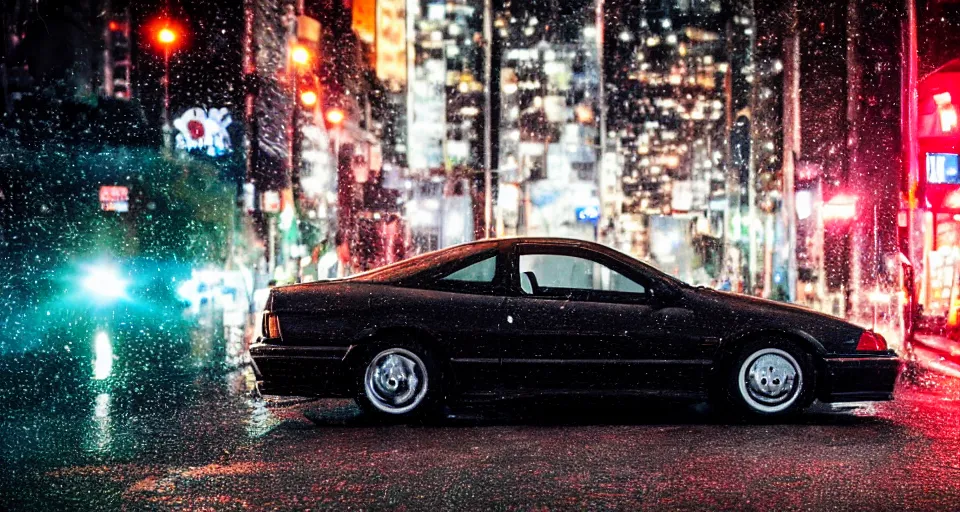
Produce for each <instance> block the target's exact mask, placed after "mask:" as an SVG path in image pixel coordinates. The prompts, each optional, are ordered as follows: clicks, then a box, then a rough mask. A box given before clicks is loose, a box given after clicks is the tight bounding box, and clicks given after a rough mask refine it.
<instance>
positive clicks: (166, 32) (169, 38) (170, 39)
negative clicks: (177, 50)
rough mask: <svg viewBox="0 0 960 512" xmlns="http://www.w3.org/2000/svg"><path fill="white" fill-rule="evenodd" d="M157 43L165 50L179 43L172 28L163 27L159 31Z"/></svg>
mask: <svg viewBox="0 0 960 512" xmlns="http://www.w3.org/2000/svg"><path fill="white" fill-rule="evenodd" d="M157 42H158V43H160V44H161V45H163V46H164V47H165V48H169V47H170V46H171V45H173V43H175V42H177V33H176V31H174V30H173V29H171V28H170V27H163V28H161V29H160V30H158V31H157Z"/></svg>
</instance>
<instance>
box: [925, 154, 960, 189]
mask: <svg viewBox="0 0 960 512" xmlns="http://www.w3.org/2000/svg"><path fill="white" fill-rule="evenodd" d="M957 167H958V166H957V155H955V154H951V153H929V154H927V183H933V184H938V185H943V184H948V185H958V184H960V172H958V170H957Z"/></svg>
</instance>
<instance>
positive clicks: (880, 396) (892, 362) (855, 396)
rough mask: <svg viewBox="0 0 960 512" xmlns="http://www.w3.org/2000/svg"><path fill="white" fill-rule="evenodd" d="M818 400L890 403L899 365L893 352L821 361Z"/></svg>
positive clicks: (830, 358) (829, 358)
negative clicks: (821, 370) (822, 370)
mask: <svg viewBox="0 0 960 512" xmlns="http://www.w3.org/2000/svg"><path fill="white" fill-rule="evenodd" d="M824 366H825V368H824V369H825V370H826V371H825V374H824V375H823V376H822V378H821V384H822V386H821V388H820V389H821V391H820V396H819V398H820V400H822V401H824V402H872V401H880V400H892V399H893V388H894V387H895V386H896V383H897V377H898V376H899V375H900V366H901V361H900V359H899V358H898V357H897V355H896V354H895V353H894V352H893V351H886V352H880V353H877V354H854V355H849V356H835V357H827V358H824Z"/></svg>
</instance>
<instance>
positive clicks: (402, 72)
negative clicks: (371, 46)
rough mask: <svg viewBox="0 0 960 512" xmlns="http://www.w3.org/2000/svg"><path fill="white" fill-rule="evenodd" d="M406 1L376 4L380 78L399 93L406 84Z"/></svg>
mask: <svg viewBox="0 0 960 512" xmlns="http://www.w3.org/2000/svg"><path fill="white" fill-rule="evenodd" d="M406 24H407V20H406V2H405V0H379V1H378V2H377V41H376V44H377V78H379V79H380V80H383V82H384V83H386V85H387V87H389V88H390V89H391V90H394V91H397V90H399V89H400V88H401V87H403V86H404V85H406V83H407V35H406V34H407V33H406V30H407V26H406Z"/></svg>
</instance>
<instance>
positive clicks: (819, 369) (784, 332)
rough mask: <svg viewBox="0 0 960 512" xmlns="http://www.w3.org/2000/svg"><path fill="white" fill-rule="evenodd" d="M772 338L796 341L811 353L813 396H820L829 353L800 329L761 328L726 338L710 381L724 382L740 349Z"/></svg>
mask: <svg viewBox="0 0 960 512" xmlns="http://www.w3.org/2000/svg"><path fill="white" fill-rule="evenodd" d="M770 338H773V339H780V340H784V341H789V342H792V343H795V344H796V345H797V346H799V347H800V348H801V349H802V350H804V351H806V352H807V353H808V354H810V356H811V360H812V362H813V367H814V372H815V374H814V377H815V381H814V390H813V396H819V395H818V392H819V390H820V388H821V385H822V382H823V378H824V375H825V371H826V363H825V362H824V360H823V356H824V355H826V354H827V350H826V348H824V346H823V344H822V343H820V341H819V340H817V339H816V338H815V337H814V336H812V335H811V334H810V333H808V332H806V331H802V330H799V329H760V330H755V331H749V332H745V333H741V334H738V335H735V336H734V337H732V338H730V339H729V340H724V341H723V343H721V345H720V347H718V349H717V357H716V358H715V360H714V364H713V368H712V375H711V379H710V381H711V382H713V383H718V382H722V379H724V378H725V377H726V371H727V370H728V369H729V367H730V364H731V363H732V362H733V361H734V359H736V357H737V355H738V354H739V353H740V350H741V349H742V348H743V347H744V346H745V345H747V344H748V343H751V342H754V341H758V340H762V339H770Z"/></svg>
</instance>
